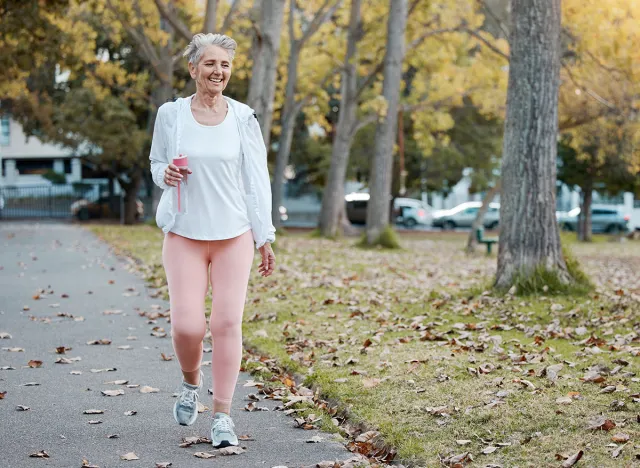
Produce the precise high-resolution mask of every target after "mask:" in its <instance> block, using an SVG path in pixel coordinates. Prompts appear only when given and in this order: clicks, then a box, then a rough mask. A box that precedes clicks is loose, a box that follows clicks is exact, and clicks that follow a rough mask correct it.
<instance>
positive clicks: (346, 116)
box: [319, 0, 362, 237]
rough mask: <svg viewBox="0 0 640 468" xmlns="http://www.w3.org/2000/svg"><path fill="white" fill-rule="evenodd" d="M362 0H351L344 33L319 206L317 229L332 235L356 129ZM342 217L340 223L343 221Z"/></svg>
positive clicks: (339, 212)
mask: <svg viewBox="0 0 640 468" xmlns="http://www.w3.org/2000/svg"><path fill="white" fill-rule="evenodd" d="M361 2H362V0H352V1H351V11H350V18H349V32H348V35H347V54H346V57H345V66H344V70H343V72H342V86H341V88H342V89H341V93H340V114H339V116H338V124H337V126H336V130H335V135H334V140H333V146H332V149H331V165H330V167H329V174H328V176H327V184H326V186H325V190H324V195H323V197H322V208H321V210H320V221H319V224H320V225H319V227H320V233H321V234H322V235H323V236H325V237H334V236H335V235H336V234H337V233H338V228H339V227H340V226H341V219H340V218H341V216H340V214H341V210H342V211H344V209H345V206H344V205H345V201H344V182H345V177H346V174H347V162H348V161H349V150H350V149H351V144H352V143H353V137H354V135H355V129H356V107H357V104H358V101H357V98H358V96H357V70H356V52H357V46H358V41H359V40H360V35H361V21H360V5H361ZM344 218H346V217H343V223H344Z"/></svg>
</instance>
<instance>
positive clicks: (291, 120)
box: [271, 44, 300, 228]
mask: <svg viewBox="0 0 640 468" xmlns="http://www.w3.org/2000/svg"><path fill="white" fill-rule="evenodd" d="M291 47H292V48H291V53H290V55H289V63H288V64H287V86H286V89H285V101H284V107H283V108H282V113H281V115H282V119H281V121H282V133H281V134H280V140H279V141H278V154H277V155H276V168H275V172H274V173H273V204H272V214H271V219H273V223H274V225H275V227H276V228H278V227H280V211H279V209H280V205H281V204H282V198H283V193H282V192H283V190H284V171H285V168H286V167H287V164H288V163H289V153H290V151H291V142H292V141H293V132H294V127H295V123H296V117H297V114H298V112H297V108H298V106H297V103H296V101H295V96H296V86H297V82H298V63H299V58H300V47H299V46H298V44H291Z"/></svg>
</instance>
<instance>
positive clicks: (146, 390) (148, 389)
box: [140, 385, 160, 393]
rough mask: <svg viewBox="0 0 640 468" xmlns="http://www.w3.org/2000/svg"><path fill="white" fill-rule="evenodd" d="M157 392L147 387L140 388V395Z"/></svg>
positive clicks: (155, 389)
mask: <svg viewBox="0 0 640 468" xmlns="http://www.w3.org/2000/svg"><path fill="white" fill-rule="evenodd" d="M159 391H160V389H159V388H153V387H149V386H148V385H145V386H144V387H140V393H158V392H159Z"/></svg>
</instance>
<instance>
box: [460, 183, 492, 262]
mask: <svg viewBox="0 0 640 468" xmlns="http://www.w3.org/2000/svg"><path fill="white" fill-rule="evenodd" d="M499 192H500V181H498V182H496V185H494V186H493V187H491V189H490V190H489V191H488V192H487V194H486V195H485V197H484V200H482V206H481V207H480V209H479V210H478V214H477V215H476V219H474V220H473V223H472V224H471V232H470V233H469V237H468V238H467V248H466V252H467V253H468V254H472V253H473V252H475V250H476V245H478V239H476V229H478V228H479V227H480V226H482V225H483V223H484V216H485V215H486V214H487V211H489V205H490V204H491V202H492V201H493V199H494V198H495V197H496V195H497V194H498V193H499Z"/></svg>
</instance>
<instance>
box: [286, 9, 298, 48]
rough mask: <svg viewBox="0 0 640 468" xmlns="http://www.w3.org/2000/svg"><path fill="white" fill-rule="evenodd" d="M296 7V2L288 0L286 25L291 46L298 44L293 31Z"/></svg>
mask: <svg viewBox="0 0 640 468" xmlns="http://www.w3.org/2000/svg"><path fill="white" fill-rule="evenodd" d="M297 8H298V6H297V5H296V1H295V0H289V21H288V23H287V24H288V25H289V41H291V44H295V43H296V42H298V39H297V38H296V31H295V27H294V26H295V21H296V20H295V13H296V10H297Z"/></svg>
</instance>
